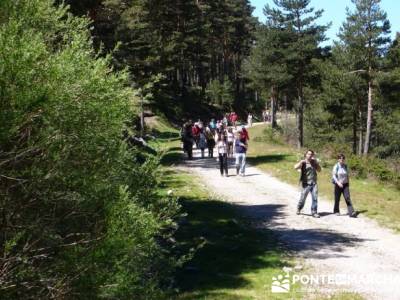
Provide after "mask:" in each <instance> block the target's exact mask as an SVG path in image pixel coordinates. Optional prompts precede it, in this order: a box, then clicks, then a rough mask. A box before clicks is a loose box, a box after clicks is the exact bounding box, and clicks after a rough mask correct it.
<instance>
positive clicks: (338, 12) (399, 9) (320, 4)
mask: <svg viewBox="0 0 400 300" xmlns="http://www.w3.org/2000/svg"><path fill="white" fill-rule="evenodd" d="M250 2H251V5H252V6H254V7H255V9H254V12H253V15H254V16H256V17H258V19H259V20H260V21H262V22H263V21H265V17H264V14H263V8H264V6H265V4H267V3H268V4H269V5H270V6H274V3H273V0H250ZM346 6H347V7H349V8H350V10H351V11H354V5H353V4H352V3H351V0H311V4H310V7H314V8H315V10H318V9H323V10H324V13H323V14H322V17H321V18H319V19H318V20H317V23H319V24H327V23H329V22H332V25H331V27H330V28H329V29H328V30H327V32H326V37H327V38H329V40H328V41H326V42H325V44H327V45H329V44H331V43H332V40H337V37H336V35H337V33H338V32H339V28H340V26H341V25H342V23H343V22H344V21H345V20H346ZM380 6H381V9H382V10H383V11H385V12H386V13H387V18H388V19H389V21H390V25H391V34H390V36H391V38H392V40H393V39H394V37H395V36H396V32H400V0H382V1H381V4H380Z"/></svg>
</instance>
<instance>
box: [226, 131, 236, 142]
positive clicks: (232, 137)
mask: <svg viewBox="0 0 400 300" xmlns="http://www.w3.org/2000/svg"><path fill="white" fill-rule="evenodd" d="M226 135H227V139H228V143H233V140H234V139H235V135H234V134H233V132H229V131H228V133H227V134H226Z"/></svg>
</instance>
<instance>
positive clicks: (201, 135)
mask: <svg viewBox="0 0 400 300" xmlns="http://www.w3.org/2000/svg"><path fill="white" fill-rule="evenodd" d="M199 148H200V151H201V158H204V150H205V149H206V148H207V138H206V135H205V133H204V130H203V129H201V130H200V133H199Z"/></svg>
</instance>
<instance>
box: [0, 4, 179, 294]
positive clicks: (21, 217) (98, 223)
mask: <svg viewBox="0 0 400 300" xmlns="http://www.w3.org/2000/svg"><path fill="white" fill-rule="evenodd" d="M88 24H89V23H88V21H87V20H86V19H83V18H76V17H73V16H71V15H70V14H68V13H67V10H66V8H65V7H60V8H56V7H54V6H53V1H50V0H21V1H13V0H2V1H0V62H1V64H0V175H1V176H0V195H1V197H0V210H1V214H0V223H1V224H2V230H1V232H0V245H1V253H0V254H1V257H2V260H1V261H0V298H1V299H46V298H68V299H71V298H76V299H94V298H99V297H106V298H120V299H122V298H125V299H140V298H159V297H161V295H162V294H163V292H162V291H163V290H165V291H168V289H166V288H168V287H170V286H171V282H172V272H173V270H174V268H175V267H176V265H177V264H178V263H179V260H178V259H177V258H175V257H173V256H172V255H170V250H171V249H172V247H173V245H172V244H171V243H169V242H167V241H168V240H169V239H170V237H171V235H172V234H173V232H174V228H175V223H174V218H175V216H176V215H177V214H178V213H179V206H178V205H177V203H176V201H174V200H171V199H160V197H158V196H157V194H156V193H155V188H157V184H158V182H157V176H158V174H157V166H158V161H157V159H155V158H150V157H148V158H146V159H145V161H144V162H143V159H142V160H139V159H138V157H139V153H138V151H137V150H135V149H129V148H128V147H127V145H126V143H125V142H124V141H123V140H122V139H121V136H122V131H123V130H124V124H126V123H127V121H128V120H129V119H130V118H131V117H132V115H133V113H134V108H133V106H132V102H133V100H135V99H134V97H133V91H132V90H131V89H130V88H128V81H127V73H125V72H120V73H116V72H113V70H112V69H111V67H110V60H111V59H110V57H105V58H100V57H98V54H97V53H95V52H94V51H93V48H92V43H91V40H90V33H89V31H88V30H87V27H88ZM140 154H141V153H140ZM141 157H143V155H142V154H141Z"/></svg>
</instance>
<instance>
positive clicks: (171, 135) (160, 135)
mask: <svg viewBox="0 0 400 300" xmlns="http://www.w3.org/2000/svg"><path fill="white" fill-rule="evenodd" d="M151 134H152V135H154V136H155V137H156V138H157V139H158V140H172V141H176V140H178V139H179V133H178V132H173V131H159V130H156V129H153V130H152V131H151Z"/></svg>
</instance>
